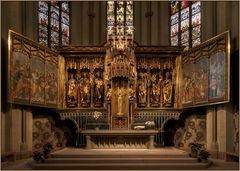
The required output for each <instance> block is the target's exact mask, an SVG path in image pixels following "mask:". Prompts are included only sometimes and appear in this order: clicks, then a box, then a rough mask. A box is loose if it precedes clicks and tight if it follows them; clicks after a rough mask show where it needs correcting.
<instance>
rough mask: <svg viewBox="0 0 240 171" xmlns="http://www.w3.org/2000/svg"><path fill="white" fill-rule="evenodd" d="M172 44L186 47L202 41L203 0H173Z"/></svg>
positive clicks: (171, 19)
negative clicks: (201, 0)
mask: <svg viewBox="0 0 240 171" xmlns="http://www.w3.org/2000/svg"><path fill="white" fill-rule="evenodd" d="M170 25H171V30H170V39H171V45H173V46H177V45H183V46H186V49H188V48H189V47H193V46H196V45H198V44H200V43H201V2H200V1H194V2H193V1H171V18H170Z"/></svg>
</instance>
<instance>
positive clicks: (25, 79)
mask: <svg viewBox="0 0 240 171" xmlns="http://www.w3.org/2000/svg"><path fill="white" fill-rule="evenodd" d="M58 68H59V55H58V53H57V52H56V51H54V50H53V49H50V48H48V47H45V46H43V45H40V44H39V43H37V42H35V41H33V40H31V39H29V38H27V37H25V36H23V35H21V34H19V33H16V32H14V31H12V30H9V35H8V102H9V103H13V104H23V105H31V106H41V107H50V108H56V107H57V106H58V102H59V91H58V90H59V76H60V74H59V73H58V72H59V69H58Z"/></svg>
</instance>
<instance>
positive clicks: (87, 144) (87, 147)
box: [86, 135, 92, 149]
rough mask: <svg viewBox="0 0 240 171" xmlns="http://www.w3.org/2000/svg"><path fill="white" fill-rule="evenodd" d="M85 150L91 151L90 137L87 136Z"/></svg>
mask: <svg viewBox="0 0 240 171" xmlns="http://www.w3.org/2000/svg"><path fill="white" fill-rule="evenodd" d="M86 149H92V143H91V137H90V136H89V135H87V136H86Z"/></svg>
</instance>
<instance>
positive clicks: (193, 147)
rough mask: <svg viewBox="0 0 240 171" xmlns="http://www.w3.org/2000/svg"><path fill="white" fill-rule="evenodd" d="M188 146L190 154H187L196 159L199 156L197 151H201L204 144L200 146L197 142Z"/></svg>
mask: <svg viewBox="0 0 240 171" xmlns="http://www.w3.org/2000/svg"><path fill="white" fill-rule="evenodd" d="M188 146H189V147H190V148H191V153H190V154H189V156H190V157H197V156H198V154H199V151H200V150H201V149H202V147H203V146H204V144H200V143H197V142H191V143H189V144H188Z"/></svg>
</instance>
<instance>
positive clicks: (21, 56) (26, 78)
mask: <svg viewBox="0 0 240 171" xmlns="http://www.w3.org/2000/svg"><path fill="white" fill-rule="evenodd" d="M13 69H14V72H13V74H14V76H13V89H14V94H13V97H14V100H20V101H21V100H22V101H29V98H30V92H29V87H30V75H29V73H30V72H29V70H30V59H29V56H28V54H27V53H24V52H21V51H19V52H18V51H15V52H13Z"/></svg>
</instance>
